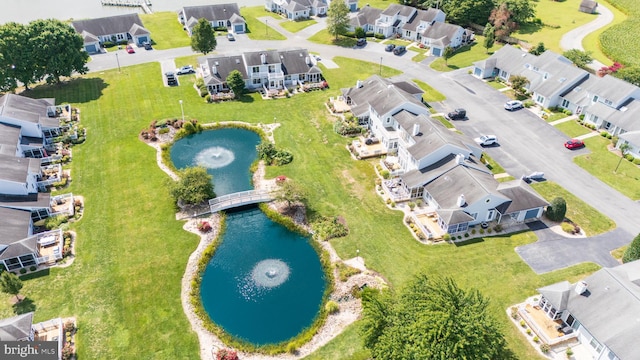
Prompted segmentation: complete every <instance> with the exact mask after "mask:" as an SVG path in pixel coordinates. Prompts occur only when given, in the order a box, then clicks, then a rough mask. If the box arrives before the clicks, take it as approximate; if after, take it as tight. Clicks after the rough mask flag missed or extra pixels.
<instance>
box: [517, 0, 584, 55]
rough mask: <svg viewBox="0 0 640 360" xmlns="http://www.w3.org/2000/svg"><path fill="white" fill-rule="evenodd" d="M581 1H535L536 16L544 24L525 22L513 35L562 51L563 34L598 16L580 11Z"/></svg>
mask: <svg viewBox="0 0 640 360" xmlns="http://www.w3.org/2000/svg"><path fill="white" fill-rule="evenodd" d="M580 2H581V0H565V1H538V2H535V5H536V17H537V18H539V19H540V20H542V23H543V25H542V26H540V25H535V24H524V25H522V26H521V27H520V29H518V30H517V31H516V32H515V33H513V34H512V35H511V36H513V37H516V38H518V39H521V40H524V41H526V42H528V43H529V44H531V45H532V46H535V45H537V44H538V43H540V42H543V43H544V46H545V47H546V48H547V49H550V50H553V51H555V52H557V53H562V49H560V38H562V35H564V34H565V33H567V32H568V31H570V30H572V29H575V28H577V27H578V26H581V25H583V24H586V23H588V22H590V21H592V20H593V19H595V17H596V15H592V14H586V13H583V12H580V11H578V7H579V5H580Z"/></svg>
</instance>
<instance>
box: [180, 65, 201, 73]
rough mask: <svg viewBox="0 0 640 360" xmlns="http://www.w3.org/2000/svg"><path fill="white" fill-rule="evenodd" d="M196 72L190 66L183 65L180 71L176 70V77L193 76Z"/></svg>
mask: <svg viewBox="0 0 640 360" xmlns="http://www.w3.org/2000/svg"><path fill="white" fill-rule="evenodd" d="M195 72H196V70H195V69H194V68H193V66H191V65H185V66H183V67H181V68H180V69H176V74H177V75H185V74H194V73H195Z"/></svg>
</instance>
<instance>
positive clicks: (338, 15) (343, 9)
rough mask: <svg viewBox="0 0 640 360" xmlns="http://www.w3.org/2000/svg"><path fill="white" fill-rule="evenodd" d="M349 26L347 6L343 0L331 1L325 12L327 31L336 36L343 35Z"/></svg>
mask: <svg viewBox="0 0 640 360" xmlns="http://www.w3.org/2000/svg"><path fill="white" fill-rule="evenodd" d="M348 27H349V8H348V7H347V4H346V3H345V2H344V1H332V2H331V4H330V5H329V10H328V14H327V31H328V32H329V34H331V35H333V36H335V37H336V40H338V35H344V34H345V33H346V32H347V29H348Z"/></svg>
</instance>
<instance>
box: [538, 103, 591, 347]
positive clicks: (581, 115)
mask: <svg viewBox="0 0 640 360" xmlns="http://www.w3.org/2000/svg"><path fill="white" fill-rule="evenodd" d="M578 119H580V120H581V121H584V114H580V116H578ZM545 345H546V344H545Z"/></svg>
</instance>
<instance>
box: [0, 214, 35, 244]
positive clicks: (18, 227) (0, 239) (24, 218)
mask: <svg viewBox="0 0 640 360" xmlns="http://www.w3.org/2000/svg"><path fill="white" fill-rule="evenodd" d="M30 225H31V212H30V211H25V210H14V209H6V208H2V207H0V228H1V229H2V236H0V244H2V245H9V244H13V243H15V242H16V241H20V240H22V239H25V238H27V237H28V236H29V226H30Z"/></svg>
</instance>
